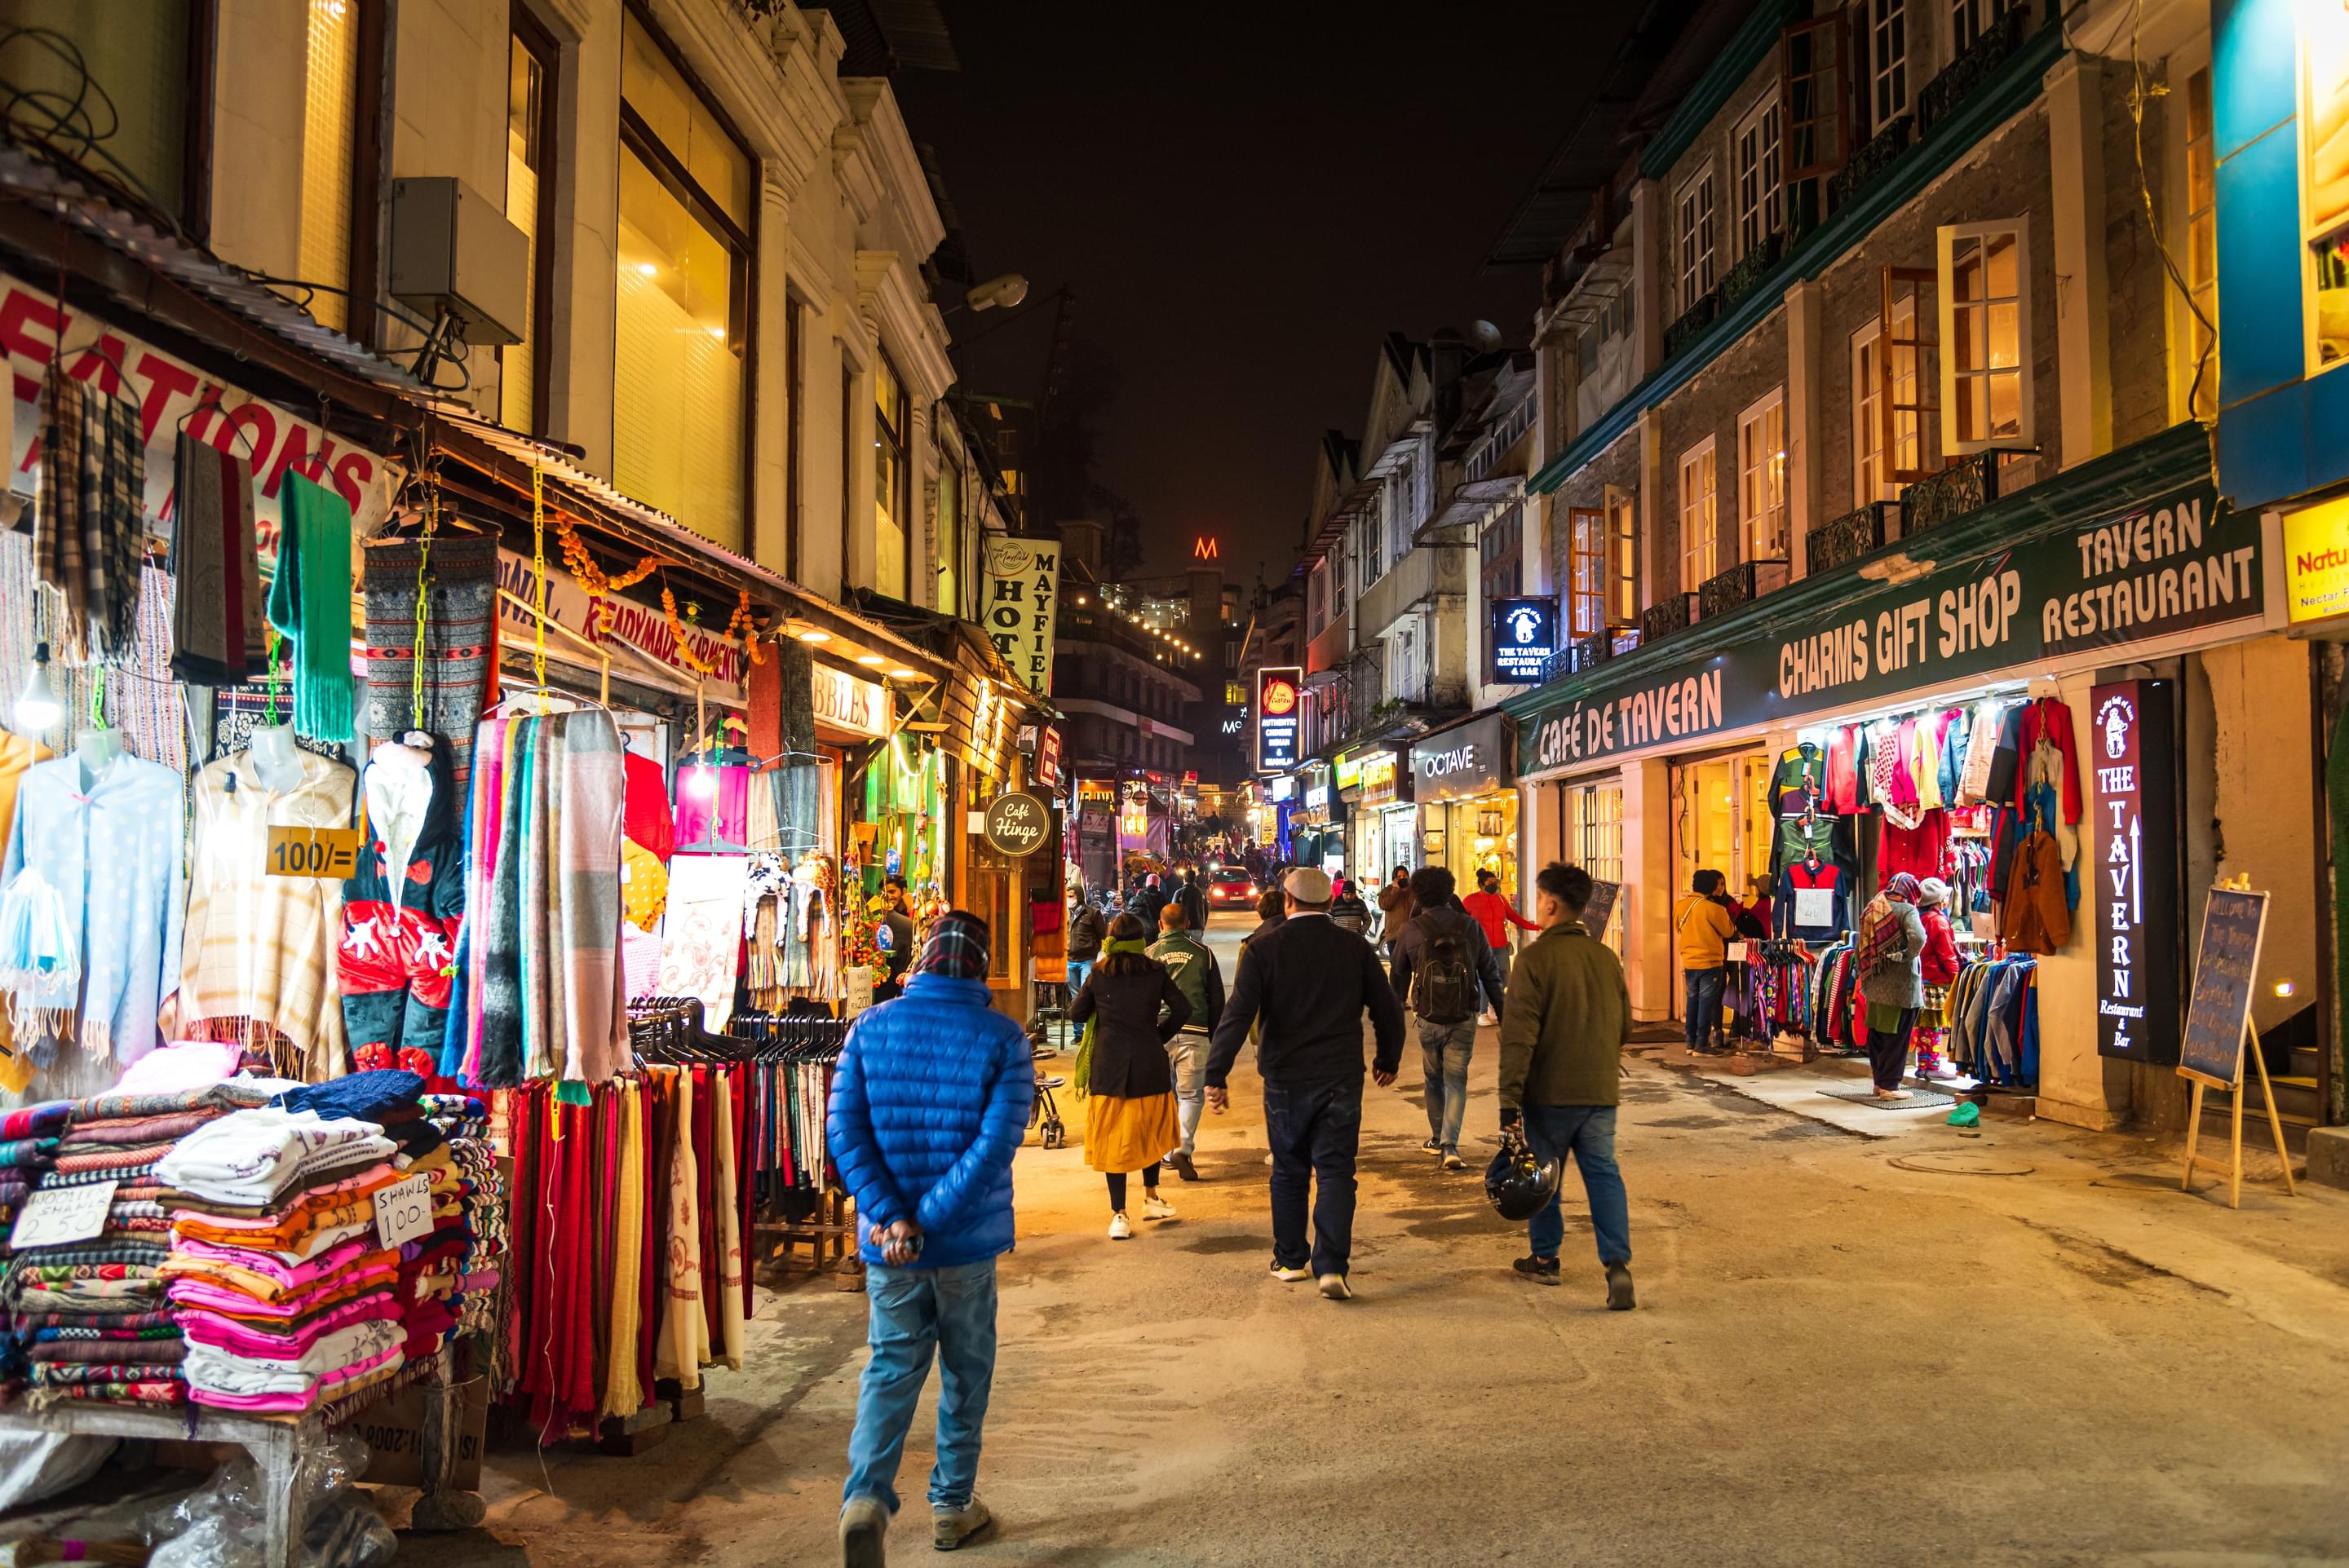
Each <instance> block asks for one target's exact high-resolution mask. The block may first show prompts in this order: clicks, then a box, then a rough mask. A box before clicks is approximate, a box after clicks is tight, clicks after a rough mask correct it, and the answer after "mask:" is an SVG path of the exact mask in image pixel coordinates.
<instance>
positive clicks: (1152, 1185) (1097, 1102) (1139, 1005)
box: [1069, 914, 1191, 1242]
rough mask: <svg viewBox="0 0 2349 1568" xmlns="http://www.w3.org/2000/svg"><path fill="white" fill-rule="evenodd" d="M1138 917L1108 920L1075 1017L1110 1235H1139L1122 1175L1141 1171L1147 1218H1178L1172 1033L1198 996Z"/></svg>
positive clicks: (1090, 1157) (1091, 1154)
mask: <svg viewBox="0 0 2349 1568" xmlns="http://www.w3.org/2000/svg"><path fill="white" fill-rule="evenodd" d="M1148 938H1149V930H1148V928H1147V927H1145V926H1144V925H1143V923H1142V921H1141V919H1140V917H1139V916H1136V915H1132V914H1121V915H1119V916H1118V917H1117V918H1116V919H1115V920H1114V921H1112V922H1111V923H1110V928H1109V942H1108V943H1107V944H1106V945H1104V946H1103V947H1102V955H1101V961H1100V962H1099V963H1097V964H1095V965H1093V971H1092V974H1091V975H1087V976H1085V985H1084V989H1082V990H1081V991H1079V992H1078V993H1077V999H1076V1001H1075V1002H1074V1003H1073V1004H1071V1006H1070V1008H1069V1021H1070V1022H1071V1023H1073V1024H1082V1025H1083V1026H1085V1034H1084V1043H1083V1044H1082V1045H1081V1046H1080V1047H1078V1052H1077V1080H1078V1081H1079V1082H1080V1083H1081V1084H1083V1085H1084V1087H1085V1092H1086V1095H1087V1096H1088V1098H1087V1099H1086V1101H1085V1163H1086V1164H1088V1165H1090V1166H1092V1168H1093V1169H1094V1170H1096V1171H1102V1173H1104V1174H1105V1175H1106V1176H1107V1177H1108V1178H1109V1207H1110V1222H1109V1239H1110V1240H1111V1241H1112V1242H1123V1241H1125V1240H1127V1239H1128V1238H1129V1237H1131V1236H1132V1235H1133V1225H1132V1224H1131V1223H1129V1222H1127V1220H1126V1217H1125V1176H1126V1172H1127V1171H1141V1172H1142V1217H1143V1219H1145V1220H1171V1219H1173V1218H1174V1207H1173V1205H1171V1204H1169V1203H1168V1202H1166V1201H1165V1200H1164V1199H1163V1198H1161V1197H1160V1196H1159V1195H1158V1161H1160V1160H1161V1159H1163V1158H1164V1156H1165V1155H1166V1154H1168V1153H1169V1152H1171V1151H1172V1150H1176V1149H1179V1148H1181V1147H1182V1145H1183V1134H1182V1130H1180V1129H1179V1128H1178V1127H1177V1126H1176V1125H1175V1120H1174V1064H1173V1063H1172V1062H1171V1061H1170V1060H1169V1059H1168V1057H1167V1055H1166V1042H1167V1041H1168V1040H1171V1039H1173V1038H1174V1036H1175V1033H1176V1032H1177V1031H1178V1030H1180V1029H1181V1028H1182V1027H1183V1026H1184V1025H1185V1024H1186V1023H1188V1022H1189V1021H1190V1018H1191V1004H1190V1003H1189V1002H1188V1001H1186V1000H1185V999H1184V996H1183V991H1182V988H1181V987H1180V986H1178V985H1175V984H1174V976H1173V975H1170V974H1168V973H1167V972H1166V966H1165V965H1163V964H1161V963H1159V962H1158V961H1157V960H1156V959H1154V958H1153V957H1151V956H1150V955H1149V954H1148V953H1146V952H1144V951H1143V948H1144V946H1145V944H1146V943H1147V941H1148Z"/></svg>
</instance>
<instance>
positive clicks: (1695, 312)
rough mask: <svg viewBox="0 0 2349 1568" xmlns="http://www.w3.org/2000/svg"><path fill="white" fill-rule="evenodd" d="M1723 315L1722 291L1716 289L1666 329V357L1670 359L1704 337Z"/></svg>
mask: <svg viewBox="0 0 2349 1568" xmlns="http://www.w3.org/2000/svg"><path fill="white" fill-rule="evenodd" d="M1720 315H1721V291H1720V290H1719V289H1715V290H1714V291H1713V293H1711V294H1707V295H1705V296H1704V297H1703V298H1702V299H1701V300H1699V301H1697V302H1696V304H1692V305H1691V306H1689V307H1688V309H1686V310H1684V311H1682V312H1681V315H1680V319H1678V320H1677V321H1675V322H1673V323H1672V324H1671V325H1670V326H1668V327H1666V328H1664V357H1665V358H1666V359H1670V358H1671V356H1673V355H1675V354H1678V353H1679V352H1680V351H1681V350H1682V349H1683V348H1686V347H1687V346H1689V345H1690V344H1692V343H1694V342H1695V341H1696V340H1697V339H1698V338H1700V337H1702V336H1703V335H1704V329H1705V328H1706V327H1708V326H1711V325H1713V322H1714V320H1715V319H1717V318H1718V317H1719V316H1720Z"/></svg>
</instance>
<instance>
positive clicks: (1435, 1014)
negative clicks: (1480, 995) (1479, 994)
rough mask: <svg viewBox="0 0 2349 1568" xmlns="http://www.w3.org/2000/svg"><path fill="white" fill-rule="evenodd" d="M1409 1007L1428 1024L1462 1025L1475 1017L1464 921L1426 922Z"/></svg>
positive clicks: (1473, 973) (1473, 972)
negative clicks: (1425, 937) (1441, 923)
mask: <svg viewBox="0 0 2349 1568" xmlns="http://www.w3.org/2000/svg"><path fill="white" fill-rule="evenodd" d="M1417 968H1418V971H1419V973H1418V978H1417V981H1416V983H1415V985H1414V989H1413V995H1412V1006H1413V1008H1414V1009H1415V1010H1416V1011H1417V1012H1418V1014H1419V1016H1421V1017H1423V1018H1424V1019H1426V1020H1427V1021H1428V1022H1429V1023H1431V1024H1464V1023H1466V1022H1468V1020H1469V1019H1471V1018H1474V1017H1475V1016H1476V1012H1477V1007H1476V966H1475V965H1474V964H1473V963H1471V962H1470V961H1469V958H1468V933H1467V930H1466V920H1465V917H1463V918H1462V919H1461V920H1460V921H1459V922H1458V923H1453V922H1446V923H1444V924H1443V925H1437V924H1436V923H1434V922H1433V921H1430V922H1429V923H1428V926H1427V941H1426V942H1425V943H1424V944H1422V946H1421V947H1420V950H1419V963H1418V965H1417Z"/></svg>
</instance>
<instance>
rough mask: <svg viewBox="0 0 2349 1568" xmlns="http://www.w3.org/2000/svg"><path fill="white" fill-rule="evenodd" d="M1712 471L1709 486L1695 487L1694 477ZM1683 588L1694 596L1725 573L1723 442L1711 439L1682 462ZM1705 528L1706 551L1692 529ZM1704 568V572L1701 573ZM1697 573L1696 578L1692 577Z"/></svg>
mask: <svg viewBox="0 0 2349 1568" xmlns="http://www.w3.org/2000/svg"><path fill="white" fill-rule="evenodd" d="M1707 469H1710V470H1711V480H1710V482H1709V483H1704V484H1702V485H1696V484H1692V478H1693V477H1697V476H1702V474H1703V473H1704V471H1705V470H1707ZM1680 476H1681V484H1680V495H1679V497H1678V500H1679V502H1680V506H1679V511H1678V515H1679V517H1680V524H1681V526H1680V538H1679V539H1678V540H1677V541H1675V542H1676V543H1677V544H1678V546H1679V549H1680V558H1681V561H1680V565H1681V572H1680V585H1681V592H1682V593H1695V592H1696V591H1697V590H1698V589H1699V588H1701V587H1702V586H1703V585H1704V583H1706V582H1707V581H1708V580H1709V579H1711V578H1712V577H1713V576H1714V575H1716V574H1717V573H1719V572H1720V571H1721V438H1720V437H1719V436H1718V435H1711V436H1707V437H1706V438H1704V439H1702V440H1701V441H1699V442H1697V443H1696V444H1695V445H1694V446H1692V447H1689V448H1687V449H1683V450H1682V453H1681V460H1680ZM1700 521H1701V522H1702V523H1703V524H1704V525H1705V538H1704V540H1703V544H1704V548H1703V549H1702V550H1699V549H1698V548H1697V547H1696V545H1695V544H1694V543H1692V524H1693V523H1696V522H1700ZM1707 558H1709V559H1707ZM1700 568H1701V569H1700ZM1692 572H1693V573H1695V575H1694V576H1693V577H1692V576H1691V573H1692Z"/></svg>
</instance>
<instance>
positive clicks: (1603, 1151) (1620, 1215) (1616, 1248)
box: [1525, 1105, 1631, 1265]
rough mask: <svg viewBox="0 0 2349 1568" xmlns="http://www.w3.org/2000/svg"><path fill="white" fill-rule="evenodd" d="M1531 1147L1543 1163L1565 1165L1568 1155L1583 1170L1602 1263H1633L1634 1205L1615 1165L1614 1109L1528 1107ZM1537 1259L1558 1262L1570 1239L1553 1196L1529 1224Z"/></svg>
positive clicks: (1621, 1174) (1603, 1107) (1584, 1187)
mask: <svg viewBox="0 0 2349 1568" xmlns="http://www.w3.org/2000/svg"><path fill="white" fill-rule="evenodd" d="M1525 1109H1526V1143H1527V1144H1528V1145H1529V1146H1530V1147H1531V1148H1532V1150H1533V1151H1534V1153H1535V1154H1536V1155H1537V1157H1539V1158H1541V1159H1543V1160H1564V1159H1565V1158H1566V1156H1567V1152H1568V1150H1572V1151H1573V1154H1574V1161H1575V1163H1576V1164H1578V1165H1579V1166H1581V1167H1582V1191H1583V1192H1584V1194H1585V1195H1586V1196H1587V1197H1588V1199H1589V1201H1590V1229H1591V1230H1592V1232H1593V1233H1596V1235H1597V1236H1598V1239H1599V1263H1601V1264H1610V1265H1611V1264H1628V1263H1630V1261H1631V1202H1630V1199H1629V1198H1628V1197H1626V1196H1625V1195H1624V1191H1623V1172H1622V1171H1619V1170H1618V1169H1616V1166H1615V1108H1614V1107H1613V1106H1611V1105H1529V1106H1527V1107H1526V1108H1525ZM1526 1240H1527V1241H1529V1242H1531V1243H1533V1250H1534V1256H1536V1257H1537V1258H1554V1257H1556V1256H1557V1249H1558V1244H1559V1243H1561V1242H1563V1241H1565V1240H1566V1216H1565V1215H1563V1214H1562V1213H1560V1212H1558V1200H1557V1198H1556V1197H1552V1198H1551V1199H1550V1201H1549V1202H1547V1203H1546V1204H1544V1205H1543V1206H1542V1208H1541V1209H1540V1211H1539V1212H1537V1213H1536V1214H1535V1215H1534V1217H1533V1218H1532V1219H1531V1220H1529V1221H1527V1222H1526Z"/></svg>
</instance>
